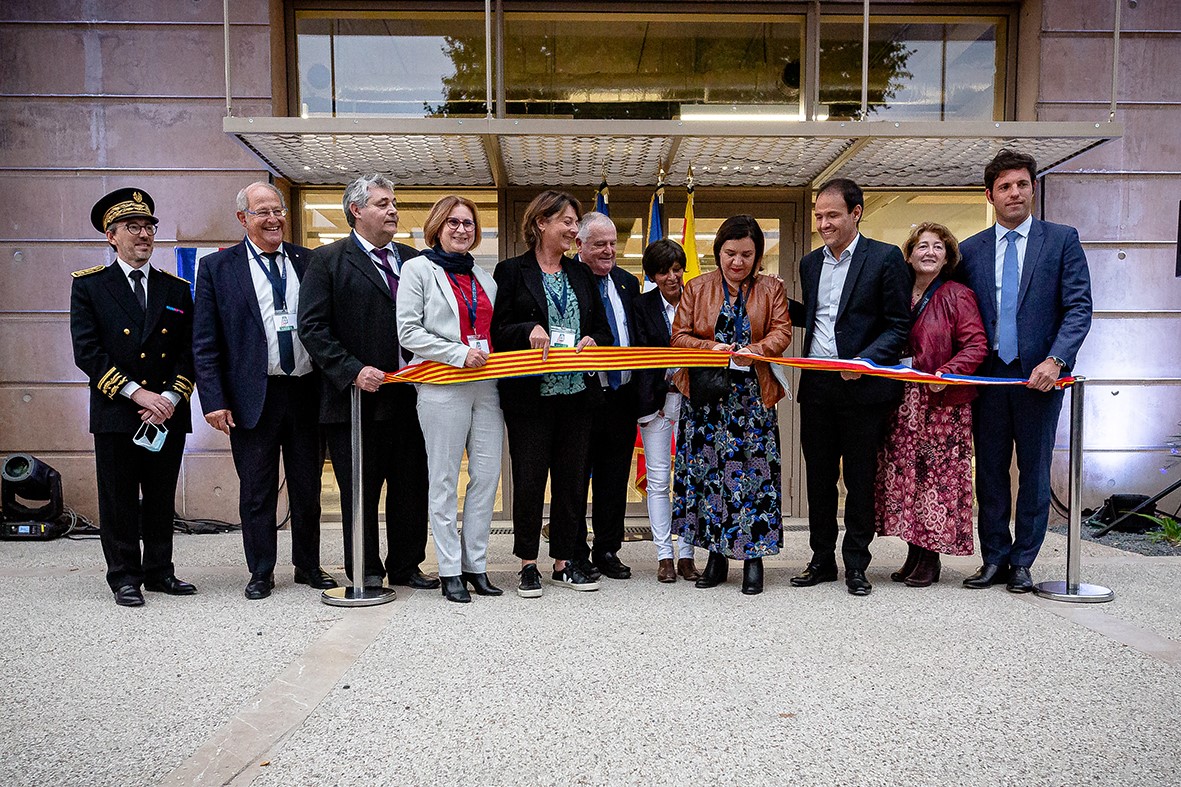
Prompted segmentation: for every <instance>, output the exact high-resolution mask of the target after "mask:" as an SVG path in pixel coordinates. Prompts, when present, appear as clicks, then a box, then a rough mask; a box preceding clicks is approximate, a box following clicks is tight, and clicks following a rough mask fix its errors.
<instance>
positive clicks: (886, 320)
mask: <svg viewBox="0 0 1181 787" xmlns="http://www.w3.org/2000/svg"><path fill="white" fill-rule="evenodd" d="M864 209H865V198H864V196H863V194H862V191H861V188H860V187H859V186H858V185H857V184H856V183H854V182H853V181H851V180H846V179H840V178H838V179H834V180H830V181H828V182H827V183H825V184H823V185H822V186H821V187H820V190H819V191H817V193H816V229H817V231H818V232H819V233H820V237H821V238H823V239H824V246H822V247H821V248H819V249H816V250H815V251H813V252H811V253H810V254H807V255H805V256H804V258H803V259H802V260H800V283H801V288H802V292H803V297H804V302H803V303H802V304H800V303H792V304H791V321H792V324H793V325H797V326H802V327H803V328H804V349H803V354H804V356H805V357H808V358H865V359H866V360H870V361H874V362H875V363H879V364H885V365H890V364H895V363H897V362H898V357H899V354H900V353H901V351H902V348H903V346H904V345H905V344H906V339H907V336H908V335H909V333H910V308H909V306H910V276H909V273H908V269H907V267H906V262H905V261H904V260H903V258H902V252H901V251H900V250H899V249H898V247H897V246H892V245H890V244H888V243H881V242H880V241H876V240H872V239H870V238H867V237H865V236H864V235H862V234H861V231H860V229H859V226H858V225H859V223H860V221H861V214H862V212H863V211H864ZM901 398H902V384H901V383H899V382H897V381H894V380H887V379H884V378H881V377H866V376H863V375H859V374H855V373H852V372H840V373H836V372H818V371H811V370H805V371H804V372H803V373H801V374H800V388H799V394H798V399H799V402H800V447H801V448H802V449H803V452H804V463H805V466H806V469H807V473H808V531H809V534H810V535H809V541H810V545H811V547H812V559H811V560H810V561H809V562H808V566H807V568H805V569H804V571H803V572H802V573H800V574H799V575H797V576H795V577H792V579H791V583H792V584H793V585H795V586H796V587H808V586H810V585H816V584H819V583H821V582H833V581H835V580H836V578H837V566H836V543H837V481H838V479H839V478H840V477H841V475H842V474H843V475H844V480H845V488H846V490H847V492H848V493H847V495H846V496H845V539H844V541H843V542H842V544H841V557H842V559H843V561H844V564H845V585H846V586H847V587H848V590H849V592H850V593H851V594H853V595H855V596H865V595H868V594H869V592H870V591H871V590H872V589H873V588H872V585H871V584H870V583H869V580H867V579H866V577H865V569H866V568H867V567H868V566H869V561H870V553H869V544H870V542H871V541H872V540H873V535H874V516H873V514H874V509H873V506H874V476H875V473H876V470H877V455H878V449H879V448H880V447H881V443H882V439H883V438H884V437H885V433H886V426H887V423H888V421H889V418H890V414H891V413H892V412H893V410H894V407H895V406H896V405H897V404H898V401H899V400H900V399H901Z"/></svg>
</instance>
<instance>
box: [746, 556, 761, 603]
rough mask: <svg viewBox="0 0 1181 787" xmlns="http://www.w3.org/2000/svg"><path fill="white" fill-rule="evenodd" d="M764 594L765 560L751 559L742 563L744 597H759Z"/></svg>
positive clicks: (759, 558)
mask: <svg viewBox="0 0 1181 787" xmlns="http://www.w3.org/2000/svg"><path fill="white" fill-rule="evenodd" d="M762 592H763V559H762V558H761V557H755V558H751V559H750V560H745V561H743V563H742V595H744V596H757V595H759V594H760V593H762Z"/></svg>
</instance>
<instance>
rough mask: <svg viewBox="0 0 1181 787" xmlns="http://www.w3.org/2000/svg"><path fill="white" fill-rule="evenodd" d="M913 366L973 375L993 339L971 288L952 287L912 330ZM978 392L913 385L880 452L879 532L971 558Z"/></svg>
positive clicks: (941, 289)
mask: <svg viewBox="0 0 1181 787" xmlns="http://www.w3.org/2000/svg"><path fill="white" fill-rule="evenodd" d="M910 348H911V350H912V353H913V356H914V367H915V368H916V369H919V370H921V371H926V372H937V371H941V372H944V373H951V374H971V373H972V372H974V371H976V369H977V367H979V365H980V363H981V361H982V360H983V359H984V357H985V355H987V353H988V342H987V339H986V338H985V334H984V326H983V324H982V323H981V320H980V312H979V309H978V308H977V306H976V299H975V297H974V296H973V295H972V293H971V291H970V290H968V289H967V288H966V287H963V286H962V285H959V284H956V283H954V282H947V283H945V284H943V285H942V286H940V287H939V289H938V290H936V291H935V294H934V295H933V296H932V297H931V300H930V302H929V303H928V304H927V307H926V308H925V309H924V310H923V311H922V313H921V314H920V315H919V317H918V318H917V319H916V320H915V324H914V327H913V328H912V329H911V335H910ZM974 396H975V390H974V388H972V387H968V386H948V387H947V388H945V389H943V391H940V392H932V391H931V390H930V386H927V385H920V384H918V383H906V386H905V393H904V394H903V397H902V404H901V405H900V406H899V407H898V410H897V411H896V412H895V413H894V415H893V416H892V417H891V419H890V426H889V431H888V432H887V436H886V441H885V444H884V446H883V448H882V450H881V451H880V452H879V454H878V472H877V479H876V484H875V497H876V504H875V516H876V524H877V532H878V533H879V534H880V535H886V536H898V537H899V538H901V539H902V540H903V541H906V542H907V543H909V544H914V545H915V546H919V547H922V548H923V549H930V550H933V551H935V552H939V553H942V554H945V555H970V554H972V551H973V543H972V405H971V400H972V398H974Z"/></svg>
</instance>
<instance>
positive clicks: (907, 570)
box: [890, 544, 923, 582]
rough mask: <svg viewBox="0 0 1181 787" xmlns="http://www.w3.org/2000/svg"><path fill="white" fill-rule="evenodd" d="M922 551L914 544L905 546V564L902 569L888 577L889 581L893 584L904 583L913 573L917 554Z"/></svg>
mask: <svg viewBox="0 0 1181 787" xmlns="http://www.w3.org/2000/svg"><path fill="white" fill-rule="evenodd" d="M922 551H923V548H922V547H917V546H915V545H914V544H907V545H906V562H904V563H903V564H902V568H900V569H898V570H897V571H895V572H894V573H893V574H891V575H890V579H892V580H893V581H895V582H905V581H906V578H907V577H909V576H910V574H911V572H912V571H914V567H915V566H916V565H918V562H919V553H920V552H922Z"/></svg>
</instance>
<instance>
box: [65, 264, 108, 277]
mask: <svg viewBox="0 0 1181 787" xmlns="http://www.w3.org/2000/svg"><path fill="white" fill-rule="evenodd" d="M106 269H107V266H106V265H95V266H94V267H93V268H87V269H86V270H81V271H74V272H73V273H71V274H70V275H71V276H73V277H74V278H75V279H81V278H82V277H83V276H89V275H90V274H92V273H98V272H99V271H102V270H106Z"/></svg>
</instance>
